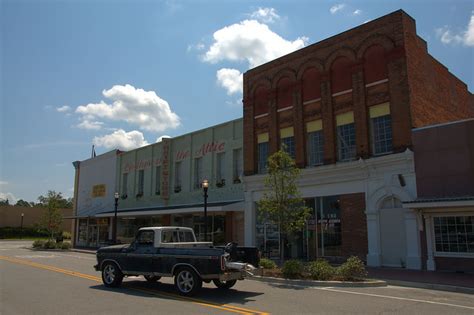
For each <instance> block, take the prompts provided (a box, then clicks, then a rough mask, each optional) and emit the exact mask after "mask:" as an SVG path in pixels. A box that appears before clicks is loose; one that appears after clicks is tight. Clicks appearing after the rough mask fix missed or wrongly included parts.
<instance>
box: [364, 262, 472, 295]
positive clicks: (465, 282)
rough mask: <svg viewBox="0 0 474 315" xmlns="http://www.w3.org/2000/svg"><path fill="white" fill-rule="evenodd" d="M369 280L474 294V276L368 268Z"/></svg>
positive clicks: (468, 274)
mask: <svg viewBox="0 0 474 315" xmlns="http://www.w3.org/2000/svg"><path fill="white" fill-rule="evenodd" d="M367 271H368V273H369V278H372V279H380V280H385V281H386V282H387V284H389V285H399V286H408V287H416V288H425V289H434V290H444V291H451V292H463V293H470V294H474V274H471V273H456V272H443V271H426V270H407V269H401V268H372V267H368V268H367Z"/></svg>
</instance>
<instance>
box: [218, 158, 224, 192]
mask: <svg viewBox="0 0 474 315" xmlns="http://www.w3.org/2000/svg"><path fill="white" fill-rule="evenodd" d="M216 181H217V182H216V185H217V187H222V186H224V185H225V152H220V153H217V155H216Z"/></svg>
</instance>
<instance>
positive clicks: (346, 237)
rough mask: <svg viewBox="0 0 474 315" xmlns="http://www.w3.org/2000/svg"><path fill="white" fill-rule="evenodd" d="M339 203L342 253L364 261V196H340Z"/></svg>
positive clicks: (366, 249) (366, 250)
mask: <svg viewBox="0 0 474 315" xmlns="http://www.w3.org/2000/svg"><path fill="white" fill-rule="evenodd" d="M339 203H340V207H341V209H342V213H341V225H342V226H341V231H342V253H343V255H344V256H352V255H355V256H358V257H360V258H361V259H362V260H365V259H366V255H367V252H368V248H367V220H366V216H365V209H366V207H365V194H363V193H358V194H348V195H341V196H340V197H339Z"/></svg>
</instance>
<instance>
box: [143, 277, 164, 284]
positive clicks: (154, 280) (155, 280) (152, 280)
mask: <svg viewBox="0 0 474 315" xmlns="http://www.w3.org/2000/svg"><path fill="white" fill-rule="evenodd" d="M144 277H145V279H146V281H148V282H152V283H153V282H157V281H158V280H160V279H161V277H160V276H144Z"/></svg>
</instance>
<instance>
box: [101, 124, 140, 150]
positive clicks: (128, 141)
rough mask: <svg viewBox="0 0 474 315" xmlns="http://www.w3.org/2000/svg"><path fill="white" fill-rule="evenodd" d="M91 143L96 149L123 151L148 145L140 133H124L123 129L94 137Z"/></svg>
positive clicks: (135, 131)
mask: <svg viewBox="0 0 474 315" xmlns="http://www.w3.org/2000/svg"><path fill="white" fill-rule="evenodd" d="M92 143H93V144H94V145H96V146H97V147H102V148H105V149H108V150H113V149H119V150H123V151H128V150H133V149H136V148H139V147H143V146H145V145H148V142H147V141H146V140H145V138H144V137H143V134H142V133H141V132H140V131H137V130H133V131H130V132H125V130H123V129H119V130H116V131H114V132H113V133H111V134H109V135H105V136H101V137H94V139H93V140H92Z"/></svg>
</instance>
